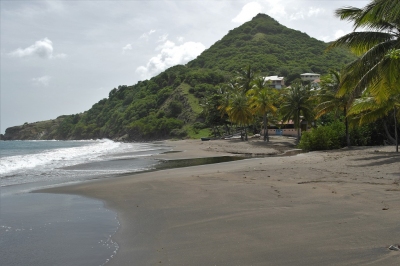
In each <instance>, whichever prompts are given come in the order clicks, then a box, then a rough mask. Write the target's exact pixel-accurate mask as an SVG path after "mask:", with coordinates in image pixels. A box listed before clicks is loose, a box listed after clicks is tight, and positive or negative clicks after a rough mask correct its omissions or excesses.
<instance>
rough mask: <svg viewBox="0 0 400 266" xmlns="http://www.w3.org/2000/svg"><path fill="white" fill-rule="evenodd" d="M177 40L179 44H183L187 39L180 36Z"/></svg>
mask: <svg viewBox="0 0 400 266" xmlns="http://www.w3.org/2000/svg"><path fill="white" fill-rule="evenodd" d="M176 39H177V40H178V42H181V43H182V42H183V41H184V40H185V37H182V36H180V37H178V38H176Z"/></svg>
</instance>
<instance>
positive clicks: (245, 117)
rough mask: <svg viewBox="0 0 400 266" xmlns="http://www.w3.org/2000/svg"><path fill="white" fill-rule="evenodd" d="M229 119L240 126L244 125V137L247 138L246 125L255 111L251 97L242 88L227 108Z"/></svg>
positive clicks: (231, 99)
mask: <svg viewBox="0 0 400 266" xmlns="http://www.w3.org/2000/svg"><path fill="white" fill-rule="evenodd" d="M226 111H227V113H228V116H229V119H230V120H231V121H232V122H233V123H236V124H238V125H239V126H242V127H244V134H245V136H244V139H245V140H247V130H246V127H247V126H248V125H249V123H250V122H251V121H252V119H253V113H252V110H251V107H250V103H249V98H248V96H247V95H246V93H244V92H243V91H241V90H237V91H236V92H235V93H234V94H233V95H232V96H231V98H230V101H229V106H228V108H227V109H226ZM241 138H242V140H243V136H242V134H241Z"/></svg>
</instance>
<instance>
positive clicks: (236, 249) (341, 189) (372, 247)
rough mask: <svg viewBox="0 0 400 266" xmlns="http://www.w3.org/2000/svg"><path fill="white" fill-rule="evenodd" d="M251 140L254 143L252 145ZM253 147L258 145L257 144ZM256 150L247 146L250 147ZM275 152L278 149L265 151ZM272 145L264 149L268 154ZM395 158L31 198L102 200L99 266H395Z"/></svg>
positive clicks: (245, 164)
mask: <svg viewBox="0 0 400 266" xmlns="http://www.w3.org/2000/svg"><path fill="white" fill-rule="evenodd" d="M256 142H257V143H256ZM256 142H253V141H250V142H240V141H237V142H235V141H225V140H218V141H214V140H213V141H204V142H201V141H199V140H183V141H164V142H163V144H165V145H166V146H172V147H173V150H174V151H179V150H180V151H182V152H173V153H166V154H161V155H157V156H155V157H156V158H158V159H166V160H169V159H182V158H185V159H188V158H199V157H214V156H224V155H232V153H235V154H236V153H242V154H243V153H244V151H249V152H246V153H248V154H257V153H263V154H268V153H270V152H275V154H278V153H282V150H284V149H286V150H288V149H291V146H290V145H286V146H285V145H283V144H281V143H282V142H283V140H282V139H281V140H278V141H277V142H276V143H274V144H269V147H268V145H266V146H262V144H261V145H259V143H258V141H256ZM261 142H262V141H261ZM255 144H256V145H255ZM278 144H279V145H282V148H281V150H278V149H274V148H275V147H276V146H278V147H279V145H278ZM272 145H273V147H272ZM399 163H400V156H399V155H397V154H396V153H394V150H393V147H368V148H362V149H349V150H347V149H343V150H336V151H329V152H312V153H307V154H300V155H296V156H286V157H276V156H270V157H264V158H250V159H244V160H240V161H235V162H227V163H220V164H211V165H201V166H192V167H185V168H178V169H167V170H160V171H155V172H146V173H136V174H134V175H130V176H123V177H117V178H112V179H102V180H95V181H89V182H85V183H81V184H75V185H70V186H63V187H55V188H50V189H44V190H39V191H36V192H46V193H61V194H77V195H81V196H85V197H89V198H95V199H98V200H101V201H103V202H104V204H105V206H106V208H109V209H111V210H113V211H116V212H117V214H118V219H119V221H120V223H121V226H120V228H119V230H118V232H117V233H116V234H115V235H114V237H113V239H114V240H115V241H116V242H117V243H118V245H119V250H118V253H117V255H116V256H115V258H113V259H112V260H111V261H110V262H109V264H108V265H132V264H136V265H153V264H157V265H160V264H164V265H211V264H213V265H215V264H216V265H287V264H296V265H321V264H324V263H326V262H327V261H329V262H330V263H332V264H335V265H351V264H366V263H369V264H370V265H382V264H385V265H397V263H398V261H399V260H400V252H396V251H390V250H388V247H389V246H390V245H393V244H398V243H399V242H400V239H399V236H398V233H399V230H400V229H399V225H398V213H399V210H400V206H398V205H399V204H398V196H399V195H400V194H399V193H400V187H399V183H400V178H399V177H400V164H399Z"/></svg>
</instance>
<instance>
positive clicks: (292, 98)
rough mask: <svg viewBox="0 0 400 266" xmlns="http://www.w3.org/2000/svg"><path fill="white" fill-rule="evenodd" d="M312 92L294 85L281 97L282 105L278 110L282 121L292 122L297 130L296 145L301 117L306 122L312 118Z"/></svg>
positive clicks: (304, 87) (298, 140) (307, 88)
mask: <svg viewBox="0 0 400 266" xmlns="http://www.w3.org/2000/svg"><path fill="white" fill-rule="evenodd" d="M311 96H312V92H311V89H310V87H309V85H308V86H303V85H300V84H294V85H293V86H292V87H290V88H288V89H286V91H285V92H284V93H283V95H282V101H283V102H282V103H281V106H280V109H279V112H280V114H281V115H282V119H283V121H289V120H293V122H294V127H295V128H297V143H299V142H300V126H301V125H300V123H301V116H303V117H304V118H305V119H306V120H308V121H309V120H310V119H312V118H313V107H312V99H311Z"/></svg>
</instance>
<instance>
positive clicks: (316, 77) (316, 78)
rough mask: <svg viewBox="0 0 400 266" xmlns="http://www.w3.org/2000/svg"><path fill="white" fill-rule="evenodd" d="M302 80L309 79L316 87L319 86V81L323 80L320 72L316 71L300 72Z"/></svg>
mask: <svg viewBox="0 0 400 266" xmlns="http://www.w3.org/2000/svg"><path fill="white" fill-rule="evenodd" d="M300 77H301V80H302V81H309V82H310V83H311V85H312V87H314V88H319V83H320V82H321V80H320V77H321V75H320V74H316V73H304V74H300Z"/></svg>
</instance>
